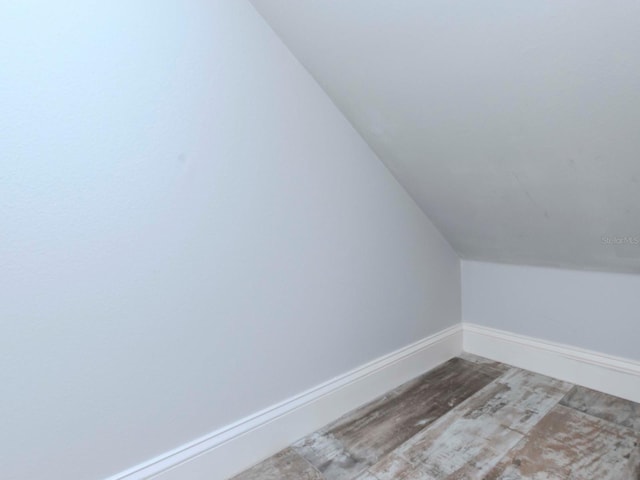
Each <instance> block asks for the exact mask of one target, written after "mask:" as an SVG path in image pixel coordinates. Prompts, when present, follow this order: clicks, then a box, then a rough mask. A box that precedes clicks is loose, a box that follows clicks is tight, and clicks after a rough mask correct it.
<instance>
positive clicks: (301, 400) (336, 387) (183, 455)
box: [107, 325, 462, 480]
mask: <svg viewBox="0 0 640 480" xmlns="http://www.w3.org/2000/svg"><path fill="white" fill-rule="evenodd" d="M461 352H462V326H461V325H455V326H452V327H450V328H447V329H445V330H442V331H441V332H439V333H437V334H435V335H431V336H429V337H427V338H424V339H423V340H420V341H418V342H416V343H414V344H412V345H409V346H407V347H404V348H401V349H399V350H397V351H395V352H393V353H391V354H388V355H385V356H383V357H380V358H378V359H376V360H373V361H372V362H369V363H367V364H365V365H362V366H361V367H359V368H356V369H354V370H352V371H350V372H348V373H345V374H343V375H340V376H338V377H336V378H334V379H332V380H330V381H328V382H325V383H323V384H321V385H318V386H316V387H314V388H312V389H310V390H307V391H306V392H303V393H301V394H299V395H296V396H294V397H292V398H289V399H287V400H285V401H283V402H281V403H278V404H277V405H273V406H271V407H269V408H267V409H265V410H262V411H260V412H257V413H255V414H254V415H251V416H249V417H246V418H244V419H242V420H240V421H238V422H236V423H234V424H232V425H228V426H226V427H224V428H221V429H219V430H216V431H215V432H212V433H211V434H209V435H206V436H204V437H202V438H199V439H197V440H195V441H193V442H190V443H188V444H185V445H182V446H181V447H179V448H176V449H174V450H172V451H170V452H167V453H165V454H163V455H160V456H158V457H156V458H154V459H151V460H149V461H147V462H145V463H142V464H140V465H138V466H136V467H133V468H131V469H129V470H126V471H124V472H121V473H119V474H117V475H114V476H112V477H109V478H108V479H107V480H142V479H149V478H153V479H158V480H160V479H161V480H200V479H202V480H205V479H206V480H210V479H212V478H229V477H231V476H233V475H235V474H236V473H238V472H240V471H242V470H244V469H245V468H247V467H250V466H251V465H253V464H255V463H258V462H259V461H261V460H263V459H265V458H267V457H269V456H271V455H273V454H274V453H276V452H277V451H279V450H280V449H282V448H285V447H286V446H288V445H290V444H291V443H293V442H295V441H296V440H298V439H299V438H302V437H303V436H305V435H307V434H309V433H312V432H314V431H315V430H318V429H319V428H321V427H323V426H324V425H326V424H327V423H329V422H331V421H332V420H335V419H336V418H338V417H340V416H341V415H343V414H345V413H347V412H349V411H350V410H353V409H354V408H356V407H358V406H360V405H363V404H364V403H366V402H368V401H370V400H373V399H374V398H376V397H378V396H380V395H382V394H384V393H386V392H388V391H389V390H391V389H393V388H395V387H397V386H399V385H401V384H403V383H405V382H406V381H408V380H411V379H412V378H415V377H417V376H418V375H420V374H422V373H424V372H426V371H428V370H430V369H432V368H434V367H436V366H437V365H439V364H441V363H443V362H445V361H447V360H449V359H450V358H453V357H455V356H456V355H459V354H460V353H461Z"/></svg>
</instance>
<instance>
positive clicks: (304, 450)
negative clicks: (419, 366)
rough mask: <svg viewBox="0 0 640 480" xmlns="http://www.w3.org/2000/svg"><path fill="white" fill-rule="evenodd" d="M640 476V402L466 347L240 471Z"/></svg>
mask: <svg viewBox="0 0 640 480" xmlns="http://www.w3.org/2000/svg"><path fill="white" fill-rule="evenodd" d="M282 479H296V480H444V479H446V480H454V479H460V480H475V479H477V480H481V479H486V480H498V479H500V480H516V479H531V480H640V405H638V404H635V403H633V402H629V401H627V400H622V399H619V398H615V397H612V396H609V395H606V394H604V393H599V392H595V391H592V390H589V389H586V388H583V387H577V386H574V385H571V384H569V383H566V382H562V381H560V380H556V379H553V378H549V377H545V376H542V375H538V374H535V373H532V372H528V371H525V370H521V369H518V368H515V367H510V366H507V365H503V364H499V363H495V362H491V361H489V360H485V359H482V358H479V357H475V356H472V355H468V354H464V355H462V356H461V357H460V358H454V359H452V360H450V361H449V362H447V363H445V364H443V365H441V366H439V367H437V368H436V369H434V370H432V371H430V372H428V373H426V374H424V375H422V376H421V377H419V378H417V379H415V380H413V381H411V382H409V383H407V384H405V385H402V386H401V387H399V388H397V389H396V390H393V391H391V392H389V393H388V394H386V395H384V396H383V397H381V398H379V399H377V400H374V401H373V402H371V403H369V404H367V405H365V406H363V407H361V408H359V409H357V410H354V411H353V412H350V413H349V414H347V415H345V416H344V417H342V418H340V419H338V420H337V421H335V422H334V423H332V424H330V425H327V426H326V427H324V428H323V429H321V430H319V431H317V432H315V433H313V434H311V435H309V436H308V437H306V438H303V439H302V440H300V441H298V442H297V443H295V444H294V445H292V446H291V447H289V448H287V449H285V450H283V451H282V452H280V453H278V454H277V455H275V456H273V457H271V458H269V459H268V460H266V461H264V462H262V463H261V464H259V465H256V466H255V467H253V468H251V469H249V470H247V471H246V472H244V473H242V474H240V475H238V476H236V477H234V479H233V480H282Z"/></svg>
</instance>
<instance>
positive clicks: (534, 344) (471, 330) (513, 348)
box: [462, 323, 640, 402]
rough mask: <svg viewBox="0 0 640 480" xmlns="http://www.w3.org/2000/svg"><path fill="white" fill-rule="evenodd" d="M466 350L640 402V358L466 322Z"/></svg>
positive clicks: (464, 346)
mask: <svg viewBox="0 0 640 480" xmlns="http://www.w3.org/2000/svg"><path fill="white" fill-rule="evenodd" d="M462 328H463V349H464V351H466V352H469V353H473V354H476V355H480V356H482V357H486V358H489V359H491V360H496V361H499V362H503V363H507V364H509V365H513V366H516V367H520V368H524V369H526V370H531V371H533V372H537V373H541V374H544V375H549V376H552V377H555V378H559V379H560V380H565V381H567V382H571V383H575V384H576V385H582V386H584V387H588V388H592V389H594V390H598V391H601V392H605V393H608V394H610V395H615V396H618V397H622V398H626V399H628V400H632V401H634V402H640V362H636V361H633V360H628V359H625V358H620V357H614V356H612V355H606V354H603V353H599V352H594V351H591V350H585V349H582V348H577V347H572V346H569V345H564V344H561V343H555V342H550V341H547V340H541V339H538V338H532V337H527V336H524V335H518V334H515V333H511V332H506V331H503V330H496V329H493V328H489V327H484V326H481V325H476V324H472V323H463V327H462Z"/></svg>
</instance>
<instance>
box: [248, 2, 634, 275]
mask: <svg viewBox="0 0 640 480" xmlns="http://www.w3.org/2000/svg"><path fill="white" fill-rule="evenodd" d="M251 1H252V3H253V4H254V5H255V6H256V7H257V8H258V9H259V11H260V12H261V13H262V14H263V15H264V17H265V18H266V19H268V21H269V23H270V24H271V25H272V26H273V28H274V29H275V30H276V31H277V32H278V34H279V35H280V36H281V38H282V39H283V40H284V41H285V43H286V44H287V45H288V46H289V48H290V49H291V50H292V51H293V52H294V54H295V55H296V56H297V57H298V58H299V59H300V61H301V62H302V63H303V64H304V65H305V66H306V67H307V68H308V69H309V71H310V72H311V73H312V74H313V75H314V77H315V78H316V79H317V80H318V81H319V83H320V84H321V85H322V86H323V87H324V89H325V90H326V91H327V92H328V93H329V95H330V96H331V97H332V98H333V99H334V101H335V102H336V104H337V105H338V106H339V108H340V109H341V110H342V111H343V112H344V113H345V115H346V116H347V117H348V118H349V119H350V120H351V121H352V123H353V124H354V125H355V127H356V128H357V129H358V130H359V131H360V132H361V134H362V135H363V137H364V138H365V139H366V140H367V142H368V143H369V144H370V145H371V146H372V148H373V149H374V150H375V151H376V152H377V153H378V154H379V156H380V158H381V159H382V160H383V161H384V162H385V163H386V164H387V165H388V166H389V168H390V169H391V170H392V171H393V172H394V174H395V175H396V176H397V178H398V179H400V181H401V182H402V184H403V185H404V186H405V187H406V188H407V190H408V191H409V192H410V193H411V194H412V196H413V197H414V198H415V199H416V201H417V202H418V203H419V204H420V206H421V207H422V208H423V209H424V211H425V212H427V214H428V215H429V217H430V218H431V219H432V220H433V221H434V223H435V224H436V226H437V227H438V228H439V229H440V230H441V231H442V232H443V234H444V235H445V236H446V237H447V239H448V240H449V241H450V242H451V244H452V245H453V247H454V248H455V249H456V250H457V251H458V253H459V254H460V255H461V257H463V258H465V259H473V260H483V261H497V262H503V263H505V262H506V263H515V264H534V265H545V266H559V267H567V268H577V269H592V270H604V271H622V272H635V273H638V272H640V249H637V248H629V246H628V240H625V239H632V241H635V242H638V240H639V239H640V231H639V227H638V225H640V162H639V161H638V155H639V152H640V135H639V134H638V125H640V95H639V94H638V85H639V84H640V55H638V45H640V28H638V18H640V2H634V1H617V2H603V1H600V0H567V1H562V2H558V1H555V0H536V1H533V2H514V1H511V0H462V1H450V0H403V1H400V2H393V1H381V0H349V1H319V0H295V1H286V0H279V1H278V0H251Z"/></svg>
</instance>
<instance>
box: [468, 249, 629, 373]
mask: <svg viewBox="0 0 640 480" xmlns="http://www.w3.org/2000/svg"><path fill="white" fill-rule="evenodd" d="M462 305H463V306H462V319H463V321H464V322H470V323H475V324H478V325H484V326H486V327H492V328H497V329H500V330H506V331H508V332H512V333H518V334H521V335H527V336H531V337H535V338H540V339H544V340H549V341H554V342H559V343H564V344H567V345H571V346H574V347H581V348H585V349H589V350H594V351H596V352H601V353H605V354H609V355H615V356H619V357H623V358H629V359H632V360H640V349H639V348H638V339H640V321H638V318H639V317H638V316H639V315H640V277H639V276H637V275H626V274H615V273H600V272H582V271H574V270H560V269H554V268H540V267H527V266H515V265H500V264H495V263H483V262H470V261H464V262H463V263H462Z"/></svg>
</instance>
